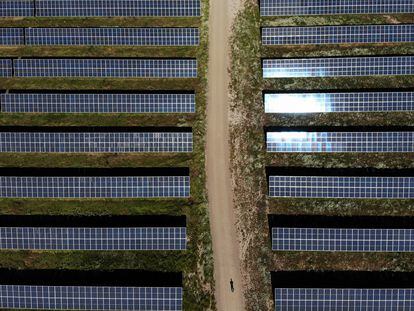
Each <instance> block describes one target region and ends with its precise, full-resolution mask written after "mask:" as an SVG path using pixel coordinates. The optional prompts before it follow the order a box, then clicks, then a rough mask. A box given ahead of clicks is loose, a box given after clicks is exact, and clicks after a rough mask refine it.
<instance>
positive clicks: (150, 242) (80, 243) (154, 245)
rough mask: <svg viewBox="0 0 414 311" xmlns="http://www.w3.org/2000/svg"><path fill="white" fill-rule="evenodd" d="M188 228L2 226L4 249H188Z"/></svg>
mask: <svg viewBox="0 0 414 311" xmlns="http://www.w3.org/2000/svg"><path fill="white" fill-rule="evenodd" d="M186 244H187V241H186V228H185V227H142V228H49V227H0V249H14V250H185V249H186V247H187V246H186Z"/></svg>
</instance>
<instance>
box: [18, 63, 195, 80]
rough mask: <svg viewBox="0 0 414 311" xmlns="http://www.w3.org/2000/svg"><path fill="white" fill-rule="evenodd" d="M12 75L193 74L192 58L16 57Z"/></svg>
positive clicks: (163, 75) (168, 76)
mask: <svg viewBox="0 0 414 311" xmlns="http://www.w3.org/2000/svg"><path fill="white" fill-rule="evenodd" d="M14 75H15V76H16V77H97V78H98V77H100V78H110V77H113V78H196V77H197V60H195V59H55V58H50V59H16V60H14Z"/></svg>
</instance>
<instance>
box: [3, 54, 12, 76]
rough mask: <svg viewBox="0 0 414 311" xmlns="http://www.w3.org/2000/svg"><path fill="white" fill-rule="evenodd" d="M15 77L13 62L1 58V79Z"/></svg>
mask: <svg viewBox="0 0 414 311" xmlns="http://www.w3.org/2000/svg"><path fill="white" fill-rule="evenodd" d="M12 75H13V61H12V60H11V59H5V58H0V77H11V76H12Z"/></svg>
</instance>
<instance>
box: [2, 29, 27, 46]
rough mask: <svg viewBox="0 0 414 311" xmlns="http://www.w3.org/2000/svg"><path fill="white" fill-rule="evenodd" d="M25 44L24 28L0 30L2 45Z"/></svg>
mask: <svg viewBox="0 0 414 311" xmlns="http://www.w3.org/2000/svg"><path fill="white" fill-rule="evenodd" d="M20 44H24V29H23V28H0V45H20Z"/></svg>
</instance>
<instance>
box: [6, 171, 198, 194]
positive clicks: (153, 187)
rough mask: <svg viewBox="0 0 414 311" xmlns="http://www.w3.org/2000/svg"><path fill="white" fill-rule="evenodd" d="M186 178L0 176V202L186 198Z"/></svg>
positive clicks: (187, 184)
mask: <svg viewBox="0 0 414 311" xmlns="http://www.w3.org/2000/svg"><path fill="white" fill-rule="evenodd" d="M189 196H190V177H189V176H119V177H116V176H87V177H67V176H59V177H48V176H45V177H37V176H36V177H34V176H27V177H25V176H0V197H2V198H168V197H173V198H186V197H189Z"/></svg>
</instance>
